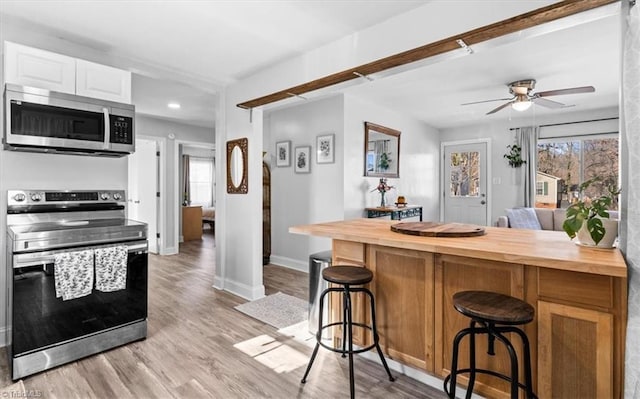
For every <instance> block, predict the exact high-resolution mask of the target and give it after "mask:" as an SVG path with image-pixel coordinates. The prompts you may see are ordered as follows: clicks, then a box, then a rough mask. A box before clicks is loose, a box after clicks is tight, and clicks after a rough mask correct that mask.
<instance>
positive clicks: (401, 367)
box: [360, 351, 483, 399]
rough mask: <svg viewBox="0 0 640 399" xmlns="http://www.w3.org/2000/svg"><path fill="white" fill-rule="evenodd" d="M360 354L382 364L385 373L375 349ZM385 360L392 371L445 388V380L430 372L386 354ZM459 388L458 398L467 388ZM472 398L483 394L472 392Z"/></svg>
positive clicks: (478, 397)
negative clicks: (390, 357)
mask: <svg viewBox="0 0 640 399" xmlns="http://www.w3.org/2000/svg"><path fill="white" fill-rule="evenodd" d="M360 356H362V357H364V358H366V359H368V360H371V361H372V362H375V363H378V364H380V373H381V375H384V369H383V368H382V363H381V362H380V357H378V354H377V353H376V352H374V351H369V352H364V353H360ZM385 360H386V361H387V365H388V366H389V369H391V370H392V371H396V372H398V373H401V374H404V375H406V376H407V377H409V378H412V379H414V380H416V381H419V382H421V383H423V384H425V385H429V386H430V387H433V388H436V389H439V390H441V391H442V389H443V382H444V381H443V380H441V379H440V378H438V377H434V376H432V375H430V374H427V373H425V372H424V371H422V370H418V369H414V368H413V367H409V366H407V365H405V364H402V363H400V362H397V361H395V360H392V359H389V358H388V357H386V356H385ZM392 374H393V373H392ZM458 388H459V389H457V390H456V398H463V397H465V395H466V390H465V389H464V388H462V387H458ZM471 398H472V399H482V398H483V397H482V396H479V395H477V394H475V393H474V394H472V395H471Z"/></svg>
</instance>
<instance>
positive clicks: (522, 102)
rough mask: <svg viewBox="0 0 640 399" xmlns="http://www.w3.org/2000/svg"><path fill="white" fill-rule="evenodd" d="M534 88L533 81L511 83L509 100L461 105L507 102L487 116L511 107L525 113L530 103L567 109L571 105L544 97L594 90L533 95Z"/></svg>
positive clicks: (591, 89) (584, 87) (590, 87)
mask: <svg viewBox="0 0 640 399" xmlns="http://www.w3.org/2000/svg"><path fill="white" fill-rule="evenodd" d="M535 86H536V81H535V79H525V80H518V81H515V82H511V83H509V84H508V85H507V87H509V93H511V94H512V95H513V97H511V98H497V99H494V100H484V101H475V102H471V103H465V104H461V105H471V104H480V103H488V102H492V101H507V102H506V103H504V104H502V105H501V106H499V107H498V108H495V109H492V110H491V111H489V112H487V115H491V114H494V113H496V112H498V111H500V110H501V109H503V108H506V107H508V106H509V105H511V107H512V108H513V109H514V110H516V111H526V110H527V109H529V107H531V105H532V103H536V104H538V105H542V106H543V107H547V108H567V107H573V105H566V104H563V103H560V102H557V101H552V100H549V99H546V98H544V97H551V96H561V95H564V94H580V93H593V92H594V91H596V89H595V88H594V87H593V86H583V87H572V88H569V89H558V90H549V91H541V92H537V93H533V89H534V88H535Z"/></svg>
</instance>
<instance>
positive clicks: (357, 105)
mask: <svg viewBox="0 0 640 399" xmlns="http://www.w3.org/2000/svg"><path fill="white" fill-rule="evenodd" d="M344 102H345V112H344V117H345V120H344V126H345V128H344V131H345V137H344V149H345V154H344V207H345V208H344V219H353V218H361V217H364V216H365V215H364V208H366V207H372V206H379V205H380V194H379V193H378V192H377V191H376V192H371V190H373V189H374V188H375V187H376V186H377V185H378V180H379V178H377V177H364V122H373V123H376V124H379V125H382V126H386V127H390V128H392V129H395V130H399V131H400V169H399V170H400V178H398V179H388V181H387V183H388V184H389V185H392V186H394V187H395V188H394V189H392V190H391V191H390V192H388V193H387V199H388V203H393V202H395V200H396V198H397V196H398V195H403V196H404V197H405V198H406V199H407V202H408V203H409V204H410V205H422V206H423V220H425V221H426V220H432V221H436V220H438V218H439V206H440V205H439V197H438V195H437V193H438V184H439V182H438V179H439V177H438V176H439V163H438V159H439V157H438V154H439V153H440V133H439V132H438V130H437V129H435V128H433V127H430V126H428V125H426V124H424V123H423V122H419V121H417V120H415V119H412V118H410V117H407V116H405V115H401V114H398V113H397V112H394V111H391V110H389V109H387V108H384V107H381V106H379V105H376V104H373V103H370V102H367V101H365V100H362V99H360V98H357V97H353V96H349V95H347V96H345V101H344Z"/></svg>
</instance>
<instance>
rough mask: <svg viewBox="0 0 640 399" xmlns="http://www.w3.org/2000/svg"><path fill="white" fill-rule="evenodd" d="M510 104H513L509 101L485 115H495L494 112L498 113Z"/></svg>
mask: <svg viewBox="0 0 640 399" xmlns="http://www.w3.org/2000/svg"><path fill="white" fill-rule="evenodd" d="M511 104H513V101H509V102H508V103H504V104H502V105H501V106H499V107H498V108H495V109H492V110H491V111H489V112H487V115H491V114H495V113H496V112H498V111H500V110H501V109H502V108H506V107H508V106H509V105H511Z"/></svg>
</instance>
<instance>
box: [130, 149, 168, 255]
mask: <svg viewBox="0 0 640 399" xmlns="http://www.w3.org/2000/svg"><path fill="white" fill-rule="evenodd" d="M160 145H161V144H160V143H158V142H157V141H156V140H154V139H145V138H140V137H137V138H136V151H135V152H134V153H133V154H131V155H129V157H128V159H127V162H128V165H127V174H128V187H127V192H128V194H127V211H128V216H127V217H128V218H129V219H133V220H137V221H139V222H143V223H146V224H147V237H148V242H149V252H152V253H162V249H161V245H159V243H158V241H159V234H158V232H159V231H161V230H162V228H161V222H162V218H161V213H160V212H159V210H160V209H162V207H161V204H160V195H159V194H160V191H161V190H160V174H159V171H160V153H161V151H159V150H160V148H159V147H160Z"/></svg>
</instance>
